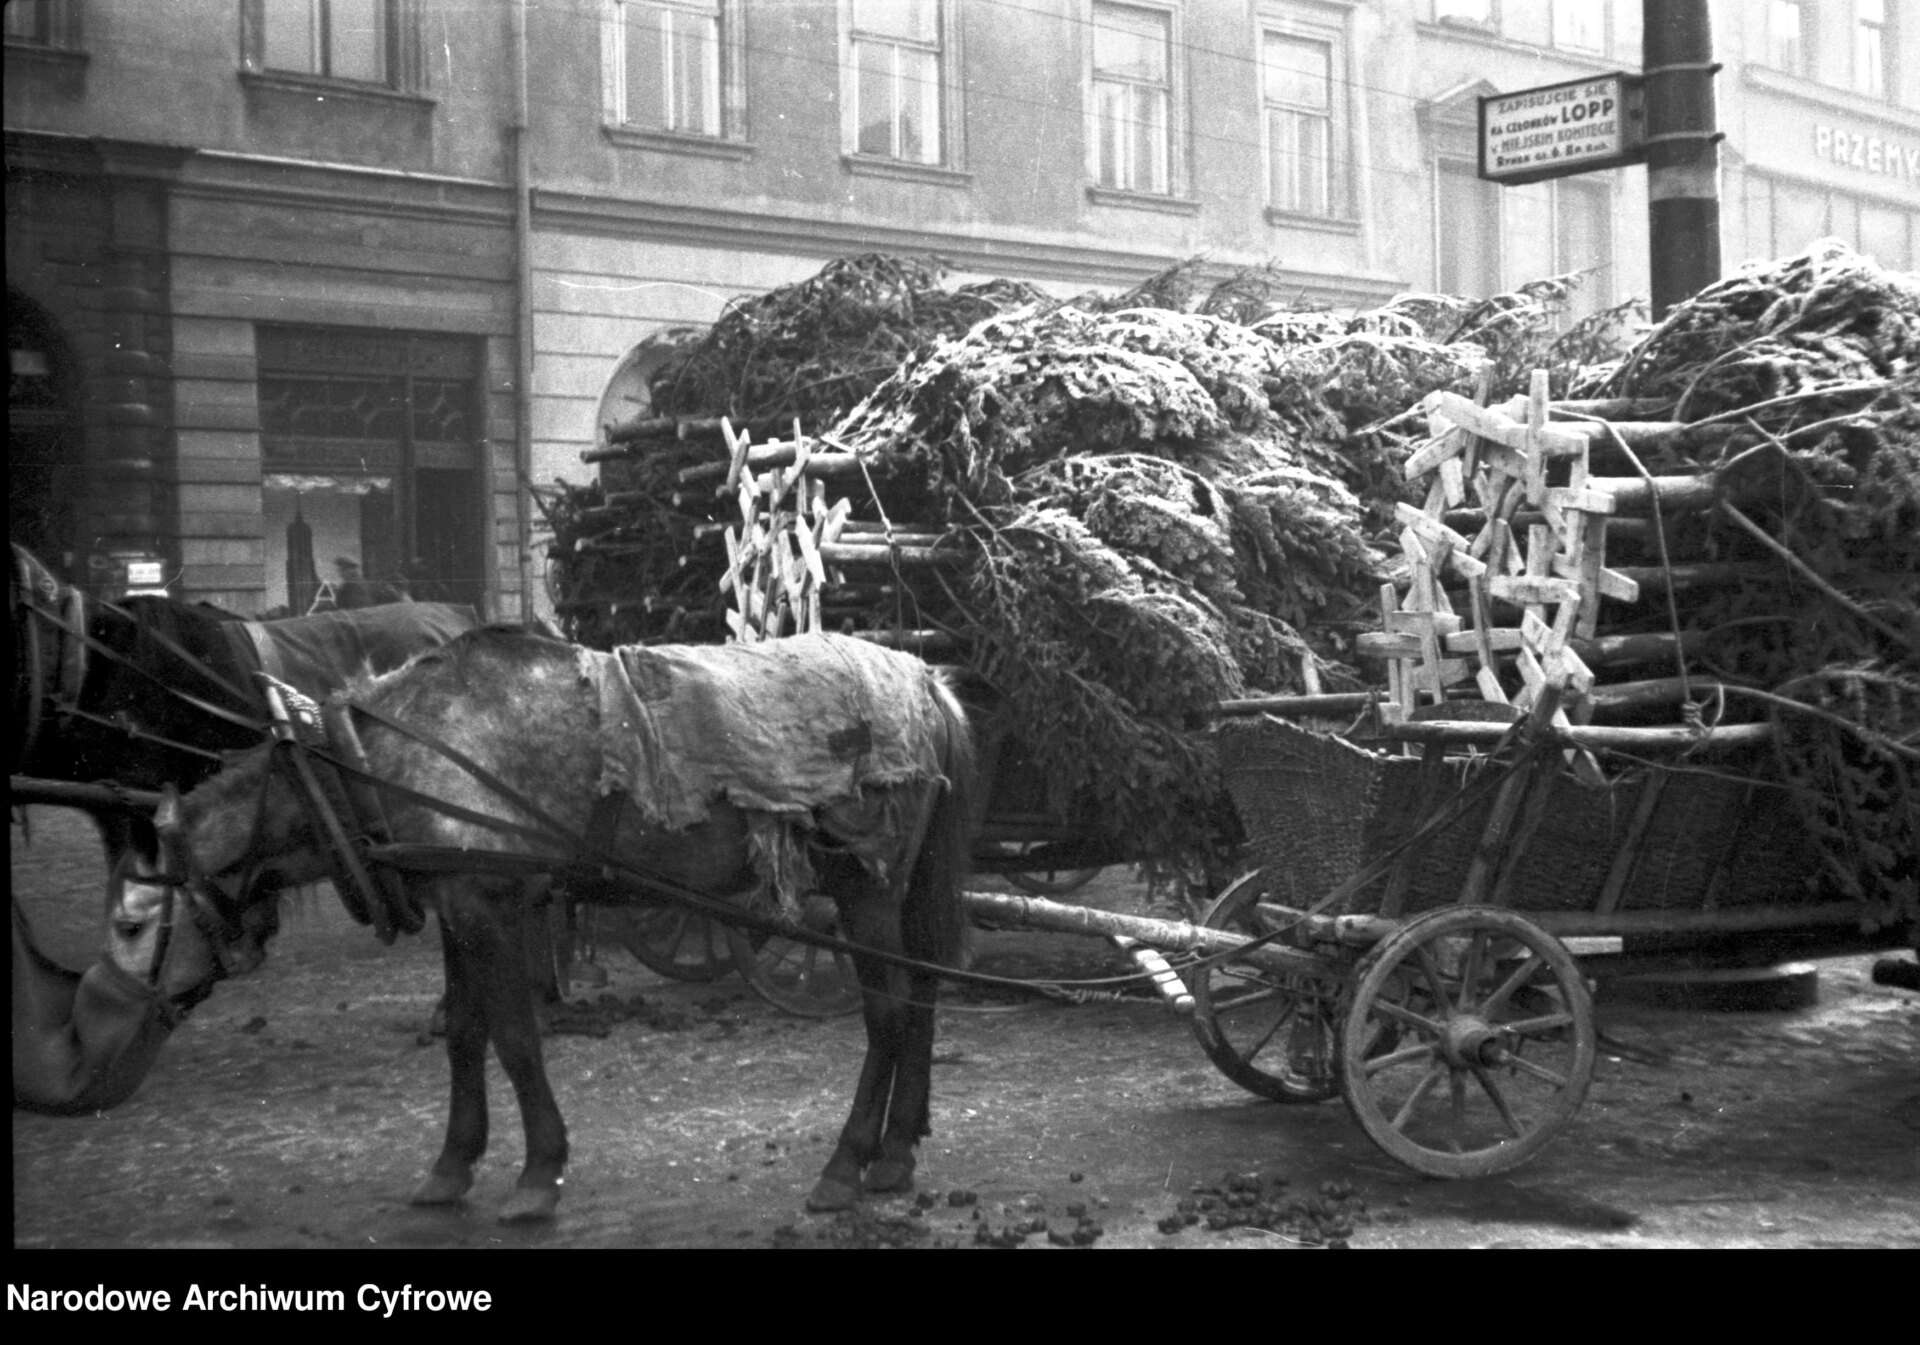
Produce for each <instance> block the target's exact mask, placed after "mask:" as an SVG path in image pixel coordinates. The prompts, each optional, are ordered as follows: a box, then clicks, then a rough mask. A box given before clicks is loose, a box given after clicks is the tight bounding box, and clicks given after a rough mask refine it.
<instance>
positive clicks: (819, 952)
mask: <svg viewBox="0 0 1920 1345" xmlns="http://www.w3.org/2000/svg"><path fill="white" fill-rule="evenodd" d="M802 918H803V920H804V923H805V925H806V927H807V928H808V929H811V930H814V931H816V932H818V933H822V934H827V935H831V936H832V937H834V938H844V937H845V936H844V935H843V934H842V933H841V930H840V918H839V913H838V912H837V911H836V910H835V909H834V906H833V902H832V901H831V900H830V899H829V898H826V897H809V898H807V900H806V901H805V903H803V912H802ZM727 940H728V943H729V945H730V946H731V948H732V950H733V962H734V965H736V966H738V967H739V968H741V974H742V975H743V976H744V977H745V978H746V981H747V984H748V985H751V986H752V987H753V988H754V990H755V992H756V993H758V994H759V995H760V997H761V998H763V999H765V1000H766V1001H767V1002H768V1003H770V1004H773V1005H775V1006H777V1007H779V1008H782V1009H785V1010H786V1011H787V1012H788V1013H796V1014H800V1015H802V1016H804V1017H808V1018H837V1017H839V1016H840V1015H842V1014H848V1013H852V1012H853V1011H854V1010H855V1009H858V1008H859V1007H860V979H859V977H858V975H857V974H856V973H855V972H854V969H853V959H852V958H850V957H848V956H847V955H846V954H845V953H843V952H841V951H840V950H838V949H836V948H823V947H821V946H820V945H819V944H815V943H806V942H803V941H802V940H799V939H793V938H788V937H787V936H786V935H783V934H763V933H760V932H758V931H752V932H750V931H748V930H744V929H740V928H737V927H732V926H730V927H729V928H728V929H727Z"/></svg>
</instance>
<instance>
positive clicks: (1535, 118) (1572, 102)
mask: <svg viewBox="0 0 1920 1345" xmlns="http://www.w3.org/2000/svg"><path fill="white" fill-rule="evenodd" d="M1635 92H1636V90H1635V88H1634V80H1633V77H1632V76H1629V75H1625V74H1613V75H1598V76H1595V77H1594V78H1592V79H1576V80H1569V81H1567V82H1566V83H1564V84H1547V85H1543V86H1542V87H1540V88H1537V89H1522V90H1520V91H1519V92H1518V93H1501V94H1494V95H1492V96H1490V97H1486V98H1482V99H1481V100H1480V176H1481V177H1483V178H1488V179H1490V180H1492V181H1494V182H1512V183H1520V182H1538V181H1540V180H1541V179H1543V178H1550V177H1565V176H1566V175H1568V174H1570V173H1587V172H1592V171H1593V170H1594V169H1597V168H1613V167H1617V166H1618V165H1620V164H1623V163H1633V162H1636V161H1637V160H1638V159H1639V158H1640V151H1639V136H1638V134H1637V133H1636V130H1637V123H1636V115H1637V112H1638V109H1637V107H1630V106H1629V104H1630V102H1632V101H1634V94H1635Z"/></svg>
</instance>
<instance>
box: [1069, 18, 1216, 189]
mask: <svg viewBox="0 0 1920 1345" xmlns="http://www.w3.org/2000/svg"><path fill="white" fill-rule="evenodd" d="M1102 10H1129V11H1133V12H1134V13H1137V14H1145V15H1151V16H1153V17H1154V18H1155V19H1156V20H1158V21H1159V23H1160V24H1161V25H1162V32H1163V33H1164V34H1165V41H1166V62H1167V66H1166V78H1165V81H1164V84H1161V85H1153V84H1149V83H1147V82H1146V81H1134V80H1123V79H1113V78H1109V79H1105V80H1103V79H1102V78H1101V75H1100V71H1099V69H1098V67H1097V66H1096V64H1095V62H1096V60H1097V56H1096V51H1095V47H1096V42H1095V38H1094V34H1095V32H1096V31H1097V29H1098V26H1099V20H1100V14H1101V11H1102ZM1086 13H1087V15H1088V22H1087V27H1086V33H1087V55H1086V63H1085V66H1084V71H1085V73H1084V76H1083V78H1084V80H1085V99H1086V114H1087V115H1086V135H1087V150H1086V167H1085V171H1086V174H1087V178H1088V183H1089V185H1088V191H1089V193H1090V194H1092V195H1093V196H1094V198H1095V199H1097V200H1107V201H1130V202H1139V203H1145V204H1150V203H1154V202H1167V201H1172V202H1176V203H1185V202H1186V200H1187V195H1188V190H1189V181H1190V178H1189V174H1190V168H1189V161H1188V152H1187V113H1186V101H1187V72H1186V62H1185V60H1184V59H1183V56H1182V53H1183V52H1184V51H1185V49H1186V48H1185V43H1184V33H1183V29H1182V19H1183V15H1182V12H1181V10H1180V9H1179V8H1178V7H1176V6H1174V5H1171V4H1167V3H1164V2H1162V0H1092V3H1091V4H1090V5H1089V7H1088V9H1087V11H1086ZM1103 84H1106V85H1108V86H1111V87H1126V88H1139V87H1157V88H1163V89H1164V93H1165V100H1166V101H1165V112H1166V124H1165V126H1164V128H1163V130H1162V133H1161V138H1160V144H1159V146H1158V149H1159V151H1160V153H1161V155H1162V158H1163V161H1164V170H1165V179H1166V180H1165V184H1164V185H1163V186H1159V187H1151V186H1149V187H1141V186H1137V185H1124V184H1119V183H1109V182H1104V181H1102V180H1101V165H1100V156H1101V149H1102V141H1103V133H1104V131H1105V130H1106V128H1107V127H1108V125H1109V123H1108V122H1107V121H1106V120H1105V119H1104V118H1103V117H1102V116H1101V102H1100V97H1099V91H1100V88H1101V86H1102V85H1103Z"/></svg>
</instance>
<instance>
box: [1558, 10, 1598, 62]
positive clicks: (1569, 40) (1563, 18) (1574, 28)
mask: <svg viewBox="0 0 1920 1345" xmlns="http://www.w3.org/2000/svg"><path fill="white" fill-rule="evenodd" d="M1553 45H1554V46H1556V47H1560V48H1563V49H1565V50H1567V51H1605V50H1606V47H1607V7H1606V6H1605V5H1599V4H1594V3H1593V0H1553Z"/></svg>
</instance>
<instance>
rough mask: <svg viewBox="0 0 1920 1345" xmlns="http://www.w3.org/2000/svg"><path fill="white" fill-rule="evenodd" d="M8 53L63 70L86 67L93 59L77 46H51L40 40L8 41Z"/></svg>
mask: <svg viewBox="0 0 1920 1345" xmlns="http://www.w3.org/2000/svg"><path fill="white" fill-rule="evenodd" d="M7 55H8V56H18V57H19V58H21V59H22V60H25V61H31V62H34V63H35V64H38V65H46V66H51V67H53V68H55V69H63V70H82V69H85V68H86V66H87V63H88V62H89V61H91V60H92V59H93V58H92V57H91V56H89V55H88V54H87V53H86V52H84V51H81V50H79V49H77V48H75V47H50V46H47V45H46V44H44V43H40V42H8V43H7Z"/></svg>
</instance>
